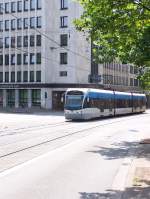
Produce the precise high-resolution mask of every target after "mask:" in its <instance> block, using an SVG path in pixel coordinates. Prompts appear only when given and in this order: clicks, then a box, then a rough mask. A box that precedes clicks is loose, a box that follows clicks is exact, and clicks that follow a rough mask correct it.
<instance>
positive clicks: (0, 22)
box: [0, 21, 3, 32]
mask: <svg viewBox="0 0 150 199" xmlns="http://www.w3.org/2000/svg"><path fill="white" fill-rule="evenodd" d="M0 31H1V32H2V31H3V21H0Z"/></svg>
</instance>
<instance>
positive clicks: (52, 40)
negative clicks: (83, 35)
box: [1, 7, 91, 63]
mask: <svg viewBox="0 0 150 199" xmlns="http://www.w3.org/2000/svg"><path fill="white" fill-rule="evenodd" d="M1 9H3V10H5V9H4V8H3V7H1ZM8 14H10V15H12V16H13V17H14V18H16V19H21V21H22V22H24V21H23V19H22V18H19V17H17V16H16V15H14V14H13V13H10V12H9V13H8ZM25 24H26V25H27V27H29V28H30V24H28V23H26V22H25ZM32 29H34V30H35V31H36V32H38V33H39V34H40V35H41V36H44V37H45V38H47V39H48V40H49V41H51V42H53V43H55V44H56V45H58V46H59V47H60V48H63V49H64V50H67V51H69V52H71V53H73V54H75V55H77V56H80V57H82V58H84V59H86V60H88V61H89V62H90V63H91V59H89V58H88V57H85V56H83V55H81V54H80V53H78V52H75V51H73V50H71V49H70V48H67V47H64V46H60V43H59V42H57V41H56V40H54V39H53V38H51V37H50V36H48V35H47V34H45V33H42V32H41V31H40V30H39V29H38V28H36V27H32Z"/></svg>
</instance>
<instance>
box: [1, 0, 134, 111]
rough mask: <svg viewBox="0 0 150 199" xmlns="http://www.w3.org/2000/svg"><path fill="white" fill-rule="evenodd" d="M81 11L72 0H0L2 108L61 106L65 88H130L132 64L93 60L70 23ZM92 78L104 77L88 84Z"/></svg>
mask: <svg viewBox="0 0 150 199" xmlns="http://www.w3.org/2000/svg"><path fill="white" fill-rule="evenodd" d="M81 13H82V8H81V6H80V5H79V4H78V3H77V2H75V1H72V0H0V106H1V107H14V108H19V107H28V108H31V107H41V108H45V109H55V110H59V109H62V103H61V97H62V94H63V93H64V91H65V90H66V89H67V88H68V87H96V86H97V87H99V88H100V87H104V88H113V89H118V90H130V89H131V88H130V86H131V87H134V83H135V82H134V81H136V80H135V75H134V74H132V73H130V68H129V67H130V66H127V67H126V65H122V64H116V63H112V64H103V65H93V63H92V64H91V45H90V43H89V42H88V41H87V40H86V36H85V35H84V34H83V33H79V32H77V31H76V29H75V27H74V25H73V19H75V18H78V17H80V15H81ZM129 74H130V75H129ZM93 76H96V77H97V76H98V77H102V78H101V80H102V81H101V82H99V83H97V80H96V81H94V82H93V81H92V82H91V84H89V80H90V78H89V77H92V78H93ZM132 79H133V80H132ZM132 82H133V83H132ZM94 83H96V84H94ZM136 84H137V83H136ZM110 85H113V87H112V86H110ZM119 86H121V87H119ZM136 86H138V85H136ZM125 87H127V88H128V89H124V88H125Z"/></svg>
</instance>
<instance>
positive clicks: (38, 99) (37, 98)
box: [32, 89, 41, 106]
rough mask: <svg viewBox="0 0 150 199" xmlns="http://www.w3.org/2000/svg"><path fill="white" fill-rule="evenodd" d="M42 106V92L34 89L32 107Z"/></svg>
mask: <svg viewBox="0 0 150 199" xmlns="http://www.w3.org/2000/svg"><path fill="white" fill-rule="evenodd" d="M40 105H41V90H40V89H36V90H35V89H34V90H32V106H40Z"/></svg>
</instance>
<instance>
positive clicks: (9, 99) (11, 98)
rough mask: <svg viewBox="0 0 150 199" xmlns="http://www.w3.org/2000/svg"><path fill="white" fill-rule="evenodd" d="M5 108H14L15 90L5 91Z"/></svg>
mask: <svg viewBox="0 0 150 199" xmlns="http://www.w3.org/2000/svg"><path fill="white" fill-rule="evenodd" d="M7 106H9V107H14V106H15V90H13V89H12V90H11V89H10V90H7Z"/></svg>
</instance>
